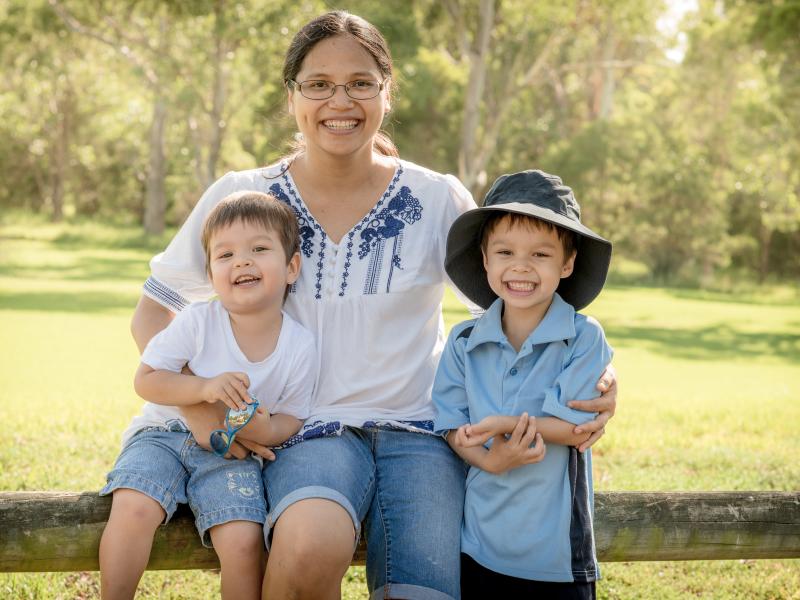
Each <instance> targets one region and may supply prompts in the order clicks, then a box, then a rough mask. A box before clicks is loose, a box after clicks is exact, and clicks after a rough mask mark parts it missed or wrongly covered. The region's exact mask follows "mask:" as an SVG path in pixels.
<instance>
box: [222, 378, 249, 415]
mask: <svg viewBox="0 0 800 600" xmlns="http://www.w3.org/2000/svg"><path fill="white" fill-rule="evenodd" d="M222 391H223V392H224V394H225V397H224V398H223V402H225V404H227V405H228V406H230V407H231V408H232V409H234V410H244V409H245V408H247V402H245V401H244V400H242V397H241V395H240V394H239V390H238V389H236V386H234V385H233V384H231V383H230V382H228V383H226V384H225V386H224V387H223V388H222Z"/></svg>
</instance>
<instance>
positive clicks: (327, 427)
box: [273, 420, 433, 450]
mask: <svg viewBox="0 0 800 600" xmlns="http://www.w3.org/2000/svg"><path fill="white" fill-rule="evenodd" d="M361 427H362V428H363V429H384V430H388V431H409V432H414V433H430V434H433V421H366V422H365V423H364V424H363V425H362V426H361ZM342 433H344V425H342V423H341V421H328V422H325V421H319V420H318V421H313V422H311V423H306V424H305V425H303V428H302V429H301V430H300V431H299V432H297V433H296V434H294V435H293V436H292V437H290V438H289V439H288V440H286V441H285V442H283V443H282V444H281V445H279V446H273V449H275V450H283V449H284V448H290V447H291V446H294V445H296V444H299V443H300V442H305V441H306V440H313V439H314V438H320V437H331V436H334V435H342Z"/></svg>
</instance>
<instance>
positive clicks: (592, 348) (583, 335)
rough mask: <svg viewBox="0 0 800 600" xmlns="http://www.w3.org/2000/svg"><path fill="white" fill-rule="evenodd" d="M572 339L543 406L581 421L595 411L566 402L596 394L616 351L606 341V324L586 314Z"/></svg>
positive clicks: (547, 410)
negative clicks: (573, 406)
mask: <svg viewBox="0 0 800 600" xmlns="http://www.w3.org/2000/svg"><path fill="white" fill-rule="evenodd" d="M576 329H577V332H576V336H575V338H574V339H573V340H571V341H570V345H571V347H569V349H568V353H567V359H566V363H565V365H564V367H563V369H562V370H561V373H560V374H559V375H558V377H556V380H555V383H554V385H553V386H552V387H549V388H548V389H546V390H545V399H544V406H543V407H542V410H543V411H544V412H545V413H546V414H549V415H552V416H554V417H558V418H559V419H562V420H564V421H568V422H569V423H574V424H575V425H580V424H582V423H586V422H587V421H591V420H592V419H594V418H595V417H596V416H597V414H596V413H588V412H585V411H582V410H575V409H572V408H569V407H568V406H567V402H570V401H572V400H591V399H593V398H597V397H598V396H599V395H600V392H599V391H598V390H597V388H596V386H597V382H598V381H599V380H600V376H601V375H602V374H603V371H604V370H605V368H606V367H607V366H608V364H609V363H610V362H611V358H612V357H613V355H614V351H613V350H612V348H611V346H609V345H608V342H607V341H606V336H605V333H604V332H603V328H602V327H601V326H600V323H598V322H597V321H596V320H594V319H592V318H585V320H584V321H583V322H582V323H581V324H580V325H579V326H578V327H577V328H576Z"/></svg>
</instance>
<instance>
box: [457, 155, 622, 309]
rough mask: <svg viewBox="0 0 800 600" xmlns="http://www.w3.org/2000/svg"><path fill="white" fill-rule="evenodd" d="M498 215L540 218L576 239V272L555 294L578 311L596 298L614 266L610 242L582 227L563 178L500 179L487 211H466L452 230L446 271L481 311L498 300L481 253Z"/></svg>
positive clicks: (534, 173) (539, 174) (535, 174)
mask: <svg viewBox="0 0 800 600" xmlns="http://www.w3.org/2000/svg"><path fill="white" fill-rule="evenodd" d="M496 211H503V212H509V213H519V214H522V215H528V216H531V217H536V218H538V219H541V220H542V221H547V222H548V223H552V224H553V225H558V226H559V227H563V228H564V229H569V230H570V231H574V232H575V233H577V234H578V236H579V239H578V255H577V256H576V257H575V266H574V268H573V270H572V274H571V275H570V276H569V277H566V278H564V279H562V280H561V283H560V284H559V286H558V289H557V290H556V291H557V292H558V294H559V295H560V296H561V297H562V298H563V299H564V300H565V301H566V302H569V303H570V304H571V305H572V306H573V307H574V308H575V310H580V309H582V308H584V307H585V306H587V305H588V304H589V303H590V302H591V301H592V300H594V299H595V298H596V297H597V295H598V294H599V293H600V290H602V289H603V285H604V284H605V281H606V276H607V275H608V266H609V265H610V264H611V242H609V241H608V240H606V239H604V238H602V237H600V236H599V235H597V234H596V233H595V232H594V231H592V230H591V229H589V228H588V227H586V226H585V225H584V224H583V223H581V208H580V206H579V205H578V202H577V200H575V196H574V195H573V193H572V190H571V189H570V188H569V187H567V186H566V185H564V184H563V183H562V181H561V179H560V178H559V177H557V176H555V175H550V174H548V173H545V172H543V171H538V170H530V171H522V172H520V173H513V174H511V175H502V176H500V177H499V178H498V179H497V181H495V182H494V183H493V184H492V187H491V189H490V190H489V192H488V193H487V194H486V198H484V201H483V206H482V207H479V208H476V209H473V210H470V211H467V212H466V213H464V214H463V215H461V216H460V217H458V218H457V219H456V220H455V221H454V222H453V225H452V227H450V233H449V234H448V235H447V252H446V256H445V261H444V268H445V271H447V274H448V276H449V277H450V279H451V281H452V282H453V283H454V284H455V285H456V287H457V288H458V289H459V290H461V292H462V293H463V294H464V295H465V296H466V297H467V298H469V299H470V300H472V301H473V302H475V303H476V304H478V305H479V306H482V307H483V308H489V306H490V305H491V304H492V302H494V301H495V299H496V298H497V295H496V294H495V293H494V292H493V291H492V288H490V287H489V283H488V281H487V279H486V269H484V267H483V254H482V252H481V237H482V235H483V226H484V223H485V222H486V219H487V217H489V215H490V214H491V213H492V212H496Z"/></svg>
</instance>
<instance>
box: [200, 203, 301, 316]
mask: <svg viewBox="0 0 800 600" xmlns="http://www.w3.org/2000/svg"><path fill="white" fill-rule="evenodd" d="M208 270H209V274H210V276H211V284H212V285H213V287H214V291H215V292H216V293H217V295H218V296H219V299H220V301H221V302H222V305H223V306H224V307H225V309H226V310H227V311H228V312H231V313H251V312H256V311H259V310H264V309H270V308H277V309H278V310H279V309H280V307H281V306H282V305H283V298H284V293H285V291H286V286H287V285H291V284H292V283H294V282H295V281H296V280H297V276H298V273H299V270H300V255H299V254H295V255H294V256H292V257H291V260H287V257H286V253H285V251H284V249H283V245H282V244H281V240H280V236H279V235H278V233H277V232H276V231H274V230H272V229H267V228H265V227H264V226H263V225H261V224H257V223H250V222H246V221H243V220H241V219H239V220H237V221H234V222H233V223H231V224H230V225H227V226H225V227H221V228H220V229H219V230H218V231H215V232H214V233H213V234H212V236H211V240H210V243H209V269H208Z"/></svg>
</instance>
